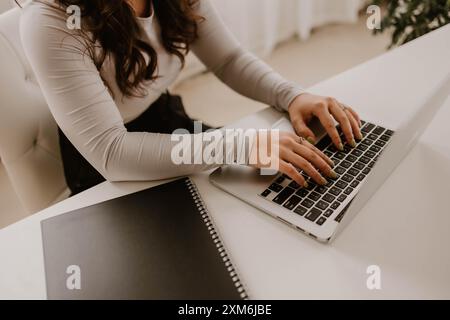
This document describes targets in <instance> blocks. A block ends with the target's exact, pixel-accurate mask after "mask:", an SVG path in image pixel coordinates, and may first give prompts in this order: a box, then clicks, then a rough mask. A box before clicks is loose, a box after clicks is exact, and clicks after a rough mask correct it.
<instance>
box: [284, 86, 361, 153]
mask: <svg viewBox="0 0 450 320" xmlns="http://www.w3.org/2000/svg"><path fill="white" fill-rule="evenodd" d="M289 116H290V118H291V122H292V125H293V127H294V129H295V131H296V132H297V134H298V135H299V136H301V137H304V138H305V139H307V140H308V141H309V142H311V143H312V144H314V143H315V142H316V137H315V135H314V133H313V132H312V131H311V129H310V128H308V123H309V122H310V121H311V119H312V118H313V117H317V118H318V119H319V121H320V123H321V124H322V126H323V127H324V128H325V130H326V131H327V133H328V135H329V136H330V137H331V140H332V141H333V144H334V145H335V146H336V148H338V149H339V150H343V149H344V145H343V141H341V138H340V137H339V133H338V131H337V129H336V127H335V122H334V120H336V121H337V122H338V123H339V124H340V125H341V128H342V131H343V133H344V136H345V139H346V141H347V143H348V144H349V145H350V146H352V147H355V146H356V141H355V139H357V140H361V139H362V135H361V130H360V127H361V120H360V118H359V116H358V114H357V113H356V112H355V111H354V110H353V109H352V108H350V107H348V106H346V105H344V104H342V103H340V102H339V101H337V100H336V99H334V98H328V97H321V96H316V95H313V94H309V93H303V94H301V95H299V96H298V97H297V98H295V99H294V101H293V102H292V103H291V104H290V106H289Z"/></svg>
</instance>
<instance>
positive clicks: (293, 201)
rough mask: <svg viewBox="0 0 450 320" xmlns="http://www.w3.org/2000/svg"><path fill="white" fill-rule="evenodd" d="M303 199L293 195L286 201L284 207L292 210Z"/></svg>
mask: <svg viewBox="0 0 450 320" xmlns="http://www.w3.org/2000/svg"><path fill="white" fill-rule="evenodd" d="M301 200H302V199H301V198H299V197H297V196H296V195H293V196H292V197H290V198H289V200H288V201H286V202H285V204H284V205H283V207H285V208H286V209H288V210H292V209H294V208H295V207H296V206H297V205H298V204H299V203H300V201H301Z"/></svg>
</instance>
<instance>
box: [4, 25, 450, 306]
mask: <svg viewBox="0 0 450 320" xmlns="http://www.w3.org/2000/svg"><path fill="white" fill-rule="evenodd" d="M449 40H450V25H449V26H447V27H444V28H441V29H439V30H437V31H435V32H433V33H431V34H429V35H427V36H425V37H422V38H421V39H419V40H417V41H414V42H412V43H410V44H408V45H406V46H403V47H402V48H400V49H397V50H395V51H391V52H389V53H387V54H385V55H383V56H381V57H379V58H376V59H374V60H372V61H369V62H367V63H365V64H362V65H360V66H358V67H356V68H354V69H352V70H349V71H347V72H345V73H343V74H340V75H338V76H336V77H334V78H332V79H330V80H327V81H325V82H322V83H320V84H318V85H316V86H314V87H313V88H310V91H312V92H315V93H320V94H325V95H330V96H335V97H337V98H338V99H340V100H342V101H344V102H346V103H348V104H350V105H352V106H354V107H355V108H356V109H358V110H359V112H360V113H361V115H362V116H363V118H365V119H370V120H371V121H375V122H379V123H382V124H384V125H385V126H387V127H390V128H393V129H395V128H397V127H398V125H399V123H400V122H401V121H402V119H404V118H405V116H407V115H408V114H409V113H410V112H411V110H412V109H414V107H416V106H417V105H418V101H420V100H421V99H423V98H424V97H425V95H426V94H427V93H429V92H430V90H432V88H433V86H434V85H435V84H437V83H438V82H439V80H440V79H442V78H443V77H444V76H445V75H446V73H447V72H448V71H449V70H450V59H449V57H450V41H449ZM332 58H333V57H332V52H330V59H332ZM279 117H280V114H278V113H277V112H276V111H274V110H273V109H267V110H264V111H262V112H260V113H257V114H254V115H251V116H249V117H247V118H244V119H242V120H240V121H239V122H238V123H235V124H234V126H237V127H238V126H239V127H260V128H262V127H270V125H271V124H272V123H273V122H274V121H275V120H277V119H278V118H279ZM449 119H450V101H449V100H447V102H446V105H445V106H444V107H443V108H442V110H441V111H440V113H439V114H438V116H436V117H435V119H434V120H433V122H432V124H431V125H430V127H429V128H428V130H427V131H426V133H425V134H424V136H423V137H422V139H421V140H420V143H419V144H418V145H417V146H416V147H415V148H414V150H413V151H412V152H411V153H410V154H409V155H408V156H407V158H405V160H404V161H403V163H402V164H401V165H400V166H399V167H398V168H397V169H396V171H395V172H394V173H393V174H392V175H391V177H390V178H389V179H388V180H387V181H386V183H385V184H384V185H383V187H382V188H381V189H380V190H379V191H378V192H377V193H376V194H375V195H374V196H373V197H372V199H371V200H370V201H369V202H368V203H367V205H366V206H365V207H364V209H363V210H362V211H361V212H360V213H359V215H358V216H357V217H356V219H355V220H354V221H353V223H352V224H351V225H350V226H349V227H348V228H347V229H345V230H344V232H343V233H342V234H341V235H340V236H339V237H338V238H337V239H336V240H335V242H333V243H332V244H330V245H323V244H320V243H318V242H316V241H314V240H312V239H310V238H308V237H306V236H304V235H303V234H301V233H300V232H297V231H295V230H293V229H291V228H289V227H288V226H285V225H284V224H282V223H281V222H278V221H277V220H275V219H273V218H271V217H269V216H267V215H265V214H264V213H262V212H260V211H259V210H257V209H255V208H253V207H251V206H249V205H247V204H245V203H243V202H241V201H240V200H238V199H235V198H233V197H232V196H230V195H228V194H225V193H223V192H222V191H220V190H218V189H217V188H215V187H214V186H212V185H211V184H210V183H209V182H208V175H207V173H204V174H199V175H197V176H194V177H193V179H194V181H195V182H196V184H197V185H198V187H199V190H200V192H201V194H202V196H203V198H204V200H205V202H206V205H207V206H208V208H209V211H210V214H211V215H212V217H213V219H214V221H215V223H216V225H217V226H218V229H219V232H220V234H221V236H222V239H223V240H224V242H225V244H226V247H227V249H228V251H229V254H230V256H231V257H232V260H233V261H234V264H235V266H236V267H237V269H238V270H239V274H240V276H241V279H242V281H243V282H244V284H245V286H246V287H247V291H248V293H249V295H250V297H251V298H254V299H303V298H306V299H309V298H326V299H327V298H337V299H346V298H369V299H381V298H387V299H389V298H406V299H409V298H447V299H448V298H450V250H449V248H448V246H449V245H450V140H449V138H450V123H449ZM156 184H158V183H156V182H146V183H114V184H112V183H103V184H101V185H99V186H97V187H94V188H93V189H90V190H88V191H86V192H84V193H82V194H79V195H77V196H75V197H73V198H70V199H68V200H65V201H63V202H60V203H58V204H56V205H54V206H52V207H50V208H48V209H46V210H43V211H42V212H40V213H37V214H35V215H33V216H31V217H29V218H26V219H25V220H22V221H20V222H18V223H15V224H13V225H11V226H9V227H7V228H4V229H3V230H0V298H1V299H45V298H46V290H45V277H44V261H43V252H42V239H41V230H40V221H41V220H43V219H46V218H49V217H53V216H56V215H59V214H62V213H65V212H68V211H71V210H74V209H77V208H81V207H84V206H88V205H92V204H95V203H98V202H102V201H105V200H108V199H112V198H115V197H118V196H122V195H125V194H128V193H131V192H134V191H137V190H141V189H144V188H148V187H151V186H154V185H156ZM149 205H151V204H149ZM369 265H378V266H379V267H380V268H381V286H382V288H381V290H368V289H367V287H366V279H367V277H368V275H367V274H366V268H367V267H368V266H369Z"/></svg>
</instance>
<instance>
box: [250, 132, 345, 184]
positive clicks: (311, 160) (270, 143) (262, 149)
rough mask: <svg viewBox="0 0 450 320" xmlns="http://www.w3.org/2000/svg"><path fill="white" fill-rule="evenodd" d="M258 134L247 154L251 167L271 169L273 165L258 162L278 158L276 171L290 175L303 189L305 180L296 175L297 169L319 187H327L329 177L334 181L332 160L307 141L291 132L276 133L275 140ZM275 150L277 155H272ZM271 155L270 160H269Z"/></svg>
mask: <svg viewBox="0 0 450 320" xmlns="http://www.w3.org/2000/svg"><path fill="white" fill-rule="evenodd" d="M266 133H267V132H265V133H264V134H261V132H258V134H257V135H256V137H257V138H256V141H255V143H254V145H253V148H252V150H251V152H250V159H253V160H251V164H252V165H253V166H254V167H257V168H268V167H272V168H273V163H270V164H269V163H265V164H263V161H262V160H261V157H264V159H267V158H271V159H272V160H273V159H274V158H273V157H274V156H275V157H277V158H276V159H275V160H276V163H277V166H278V168H277V170H278V171H280V172H282V173H284V174H286V175H287V176H289V177H290V178H291V179H292V180H294V181H295V182H297V183H298V184H299V185H300V186H302V187H308V184H307V183H306V180H305V178H304V177H303V176H302V175H301V174H300V173H299V169H300V170H303V171H304V172H305V173H306V174H307V175H308V176H310V177H311V178H312V179H313V180H314V181H315V182H316V183H318V184H320V185H324V184H327V183H328V182H327V180H326V179H325V178H324V176H325V177H328V178H331V179H335V178H337V174H336V172H334V171H333V169H332V167H333V166H334V163H333V161H332V160H331V159H330V158H328V157H327V156H326V155H325V154H324V153H323V152H321V151H320V150H319V149H317V148H316V147H315V146H313V145H312V144H311V143H309V142H308V141H307V140H306V139H304V138H302V137H299V136H297V135H296V134H294V133H290V132H282V131H281V132H278V134H277V136H278V137H279V138H278V139H272V138H270V137H271V136H272V135H271V134H270V131H269V132H268V133H269V134H266ZM274 150H277V154H276V155H273V154H272V152H273V151H274ZM269 155H271V157H269Z"/></svg>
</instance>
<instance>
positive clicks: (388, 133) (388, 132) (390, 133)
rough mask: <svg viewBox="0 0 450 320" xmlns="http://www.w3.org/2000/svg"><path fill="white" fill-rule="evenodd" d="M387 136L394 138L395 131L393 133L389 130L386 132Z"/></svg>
mask: <svg viewBox="0 0 450 320" xmlns="http://www.w3.org/2000/svg"><path fill="white" fill-rule="evenodd" d="M385 134H387V135H388V136H390V137H392V135H393V134H394V131H392V130H387V131H386V132H385Z"/></svg>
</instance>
